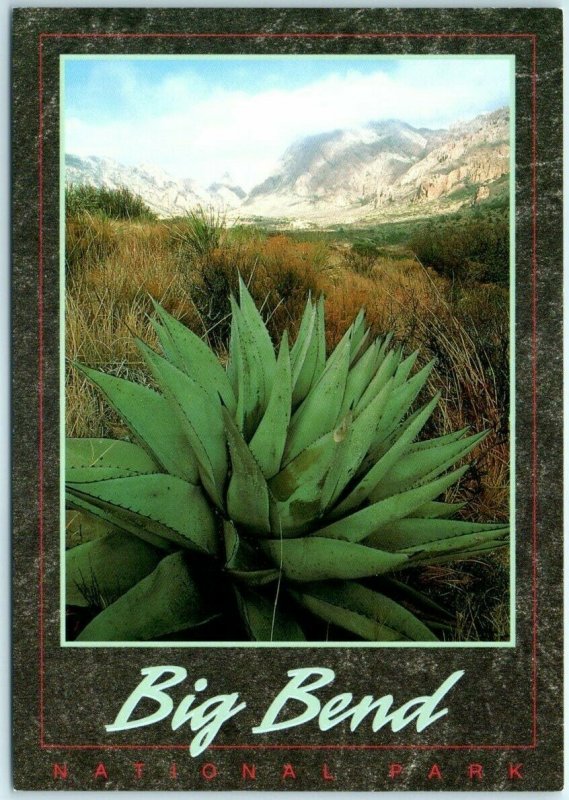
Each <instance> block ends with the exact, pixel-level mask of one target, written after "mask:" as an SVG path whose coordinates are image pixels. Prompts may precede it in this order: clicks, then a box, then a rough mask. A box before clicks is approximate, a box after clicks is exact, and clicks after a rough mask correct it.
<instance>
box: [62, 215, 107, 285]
mask: <svg viewBox="0 0 569 800" xmlns="http://www.w3.org/2000/svg"><path fill="white" fill-rule="evenodd" d="M116 250H117V233H116V228H115V226H114V225H113V223H112V221H111V220H109V219H107V218H106V217H100V216H96V215H93V214H90V213H89V212H84V213H83V214H82V215H81V216H80V217H72V218H71V219H68V220H67V223H66V226H65V273H66V277H67V279H68V280H72V279H73V278H74V277H75V276H76V274H77V273H79V272H81V271H84V270H85V269H88V268H89V267H93V266H95V265H97V264H98V263H100V262H101V261H104V260H106V259H107V258H109V257H110V256H111V255H112V254H113V253H115V252H116Z"/></svg>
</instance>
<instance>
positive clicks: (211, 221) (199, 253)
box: [170, 206, 227, 266]
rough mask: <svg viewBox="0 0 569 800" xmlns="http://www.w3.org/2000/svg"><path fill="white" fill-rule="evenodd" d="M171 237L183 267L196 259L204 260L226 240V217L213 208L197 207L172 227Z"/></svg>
mask: <svg viewBox="0 0 569 800" xmlns="http://www.w3.org/2000/svg"><path fill="white" fill-rule="evenodd" d="M170 230H171V235H172V237H173V240H174V243H175V247H176V249H177V253H178V258H179V259H180V264H181V265H182V266H184V265H187V264H188V263H190V262H191V261H193V260H195V259H204V258H207V256H209V254H210V253H211V252H212V251H213V250H215V249H216V248H218V247H219V246H220V245H221V244H222V241H223V239H224V238H225V235H226V231H227V226H226V221H225V215H224V214H223V213H222V212H221V211H218V210H216V209H215V208H213V207H209V208H204V207H203V206H197V207H196V208H194V209H192V210H191V211H189V212H188V214H187V216H186V217H184V218H183V219H181V220H177V221H176V223H175V224H174V225H172V226H171V228H170Z"/></svg>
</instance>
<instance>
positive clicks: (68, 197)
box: [65, 184, 156, 220]
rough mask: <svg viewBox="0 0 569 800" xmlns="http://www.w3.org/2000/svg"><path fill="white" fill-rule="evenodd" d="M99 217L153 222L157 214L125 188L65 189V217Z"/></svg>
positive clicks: (81, 185) (85, 185)
mask: <svg viewBox="0 0 569 800" xmlns="http://www.w3.org/2000/svg"><path fill="white" fill-rule="evenodd" d="M85 213H87V214H90V215H94V214H96V215H99V216H104V217H109V218H110V219H130V220H153V219H156V214H155V213H154V212H153V211H151V209H150V208H149V207H148V206H147V204H146V203H145V202H144V200H143V199H142V198H141V197H139V196H138V195H136V194H134V193H133V192H131V191H130V190H129V189H127V188H126V187H125V186H122V187H120V188H119V189H107V188H105V187H102V186H91V185H89V184H79V185H68V186H66V188H65V216H66V217H67V218H73V217H78V216H81V215H82V214H85Z"/></svg>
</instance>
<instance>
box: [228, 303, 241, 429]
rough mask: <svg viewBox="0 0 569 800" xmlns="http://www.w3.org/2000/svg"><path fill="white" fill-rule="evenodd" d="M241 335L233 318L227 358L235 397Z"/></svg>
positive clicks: (229, 377) (229, 378) (237, 386)
mask: <svg viewBox="0 0 569 800" xmlns="http://www.w3.org/2000/svg"><path fill="white" fill-rule="evenodd" d="M238 336H239V333H238V331H237V324H236V322H235V319H234V317H233V316H232V317H231V330H230V336H229V345H228V356H227V366H226V368H225V369H226V372H227V379H228V381H229V383H230V384H231V386H232V388H233V393H234V395H235V397H237V396H238V393H239V384H238V379H237V375H238V369H237V362H238V360H239V350H238V347H237V338H238ZM235 414H236V419H237V410H236V411H235Z"/></svg>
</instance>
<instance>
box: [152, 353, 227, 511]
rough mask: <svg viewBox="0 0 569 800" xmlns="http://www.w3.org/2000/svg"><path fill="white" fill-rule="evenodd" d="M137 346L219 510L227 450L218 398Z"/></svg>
mask: <svg viewBox="0 0 569 800" xmlns="http://www.w3.org/2000/svg"><path fill="white" fill-rule="evenodd" d="M137 344H138V347H139V349H140V351H141V353H142V355H143V356H144V359H145V361H146V363H147V364H148V366H149V367H150V369H151V371H152V374H153V375H154V377H155V378H156V381H157V382H158V383H159V385H160V387H161V389H162V391H163V392H164V394H165V395H166V397H167V399H168V401H169V403H170V406H171V408H172V411H173V412H174V413H175V414H176V415H177V417H178V420H179V421H180V422H181V423H182V425H183V426H184V429H185V431H186V434H187V436H188V438H189V439H190V441H191V443H192V449H193V451H194V453H195V455H196V458H197V461H198V468H199V474H200V478H201V480H202V483H203V485H204V487H205V488H206V490H207V492H208V494H209V495H210V497H211V498H212V500H213V501H214V503H215V504H216V505H217V506H218V508H223V500H222V497H223V487H224V484H225V477H226V475H227V449H226V446H225V432H224V428H223V419H222V417H221V402H220V400H219V397H218V396H217V395H213V394H211V393H210V392H208V391H206V390H205V389H203V388H202V387H201V386H200V385H199V384H198V383H196V382H195V381H194V380H192V378H190V377H189V376H188V375H186V374H185V373H184V372H182V371H181V370H179V369H178V368H177V367H175V366H174V365H173V364H170V362H169V361H167V360H166V359H165V358H162V356H159V355H158V354H157V353H155V352H154V351H153V350H151V349H150V348H149V347H147V346H146V345H145V344H144V343H143V342H141V341H140V340H137ZM173 415H174V414H172V415H171V416H173Z"/></svg>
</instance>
